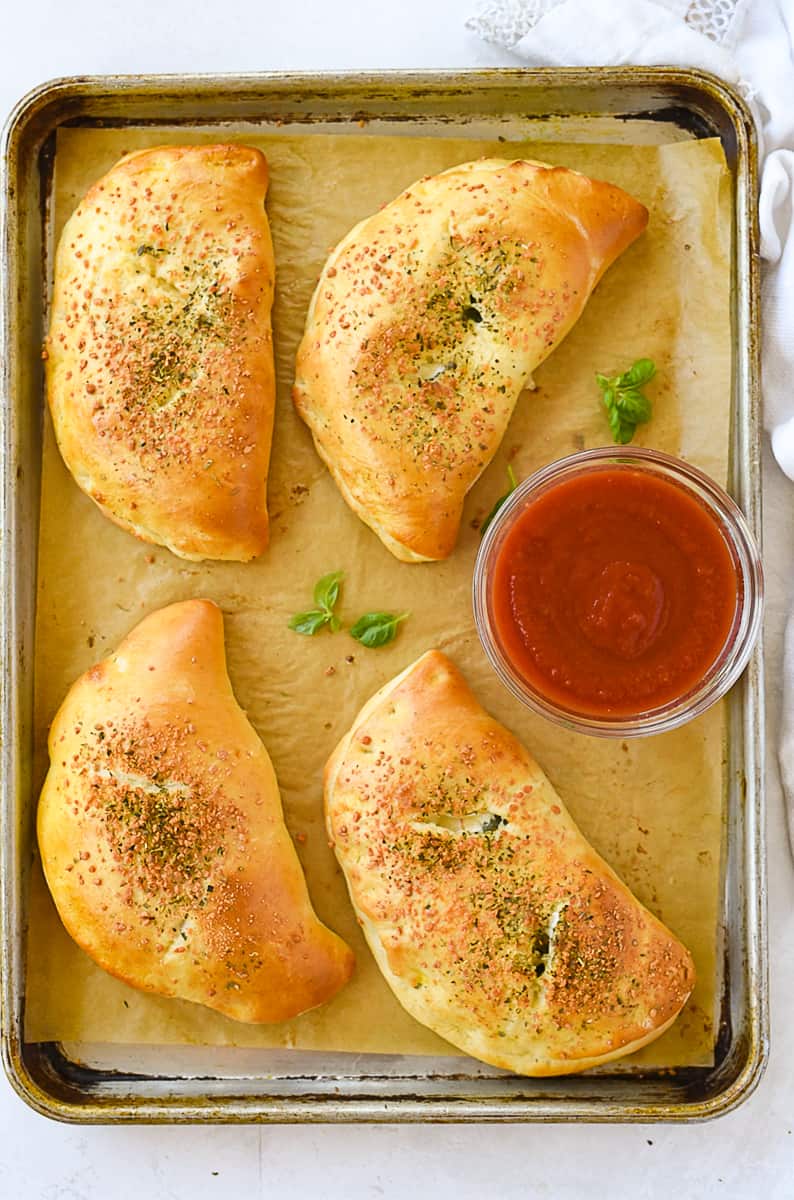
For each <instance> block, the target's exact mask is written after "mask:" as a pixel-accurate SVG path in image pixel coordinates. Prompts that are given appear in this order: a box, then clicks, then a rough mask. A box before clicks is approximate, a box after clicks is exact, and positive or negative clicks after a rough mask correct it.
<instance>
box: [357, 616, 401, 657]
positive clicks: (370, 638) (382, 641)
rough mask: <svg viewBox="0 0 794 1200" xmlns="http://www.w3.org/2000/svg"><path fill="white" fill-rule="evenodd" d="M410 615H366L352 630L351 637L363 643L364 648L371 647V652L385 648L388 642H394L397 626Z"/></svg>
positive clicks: (360, 618) (359, 619)
mask: <svg viewBox="0 0 794 1200" xmlns="http://www.w3.org/2000/svg"><path fill="white" fill-rule="evenodd" d="M408 615H409V614H408V613H407V612H404V613H399V614H398V615H396V616H395V614H394V613H387V612H368V613H364V615H363V616H361V617H359V618H358V620H357V621H356V623H355V625H353V627H352V628H351V630H350V636H351V637H354V638H355V639H356V641H357V642H361V644H362V646H369V648H370V649H371V650H374V649H376V648H377V647H378V646H385V645H386V643H387V642H391V641H393V640H394V638H395V636H396V634H397V626H398V625H399V623H400V621H404V620H405V618H406V617H407V616H408Z"/></svg>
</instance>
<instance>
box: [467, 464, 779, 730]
mask: <svg viewBox="0 0 794 1200" xmlns="http://www.w3.org/2000/svg"><path fill="white" fill-rule="evenodd" d="M615 470H618V471H620V472H623V471H628V472H634V473H637V472H639V473H640V474H641V475H647V474H648V473H650V475H651V476H652V477H654V478H655V480H656V481H659V480H660V479H661V480H664V481H665V482H666V483H667V484H673V485H674V486H675V487H676V488H678V489H681V490H682V491H683V492H685V493H686V495H687V497H688V498H689V500H690V501H691V500H694V501H695V502H696V503H697V504H698V505H699V506H700V508H701V509H702V510H703V511H704V512H705V513H706V514H707V516H708V517H709V518H710V519H711V521H713V523H714V525H715V526H716V529H717V531H718V532H719V535H720V537H721V539H722V542H723V543H724V546H725V547H726V548H727V550H728V553H729V556H730V559H731V562H732V567H733V571H734V572H735V577H736V597H735V610H734V613H733V619H732V621H731V624H730V628H729V631H728V634H727V636H726V637H725V640H724V642H723V643H722V648H721V649H720V650H719V652H718V653H717V655H716V657H714V658H713V660H712V661H711V662H710V665H709V666H708V667H707V668H706V669H705V670H704V671H703V672H702V675H700V674H699V677H698V678H697V680H696V682H695V683H694V684H692V683H691V682H690V683H689V685H688V686H687V687H686V690H683V691H681V692H680V694H676V695H675V696H673V697H671V698H667V699H666V700H664V702H662V703H659V704H658V705H657V706H655V707H647V706H643V702H642V701H641V700H638V703H637V706H636V711H633V710H632V711H630V712H629V711H621V712H619V713H610V712H609V711H605V710H604V707H603V706H601V707H599V706H598V705H595V704H591V705H589V710H588V704H587V702H586V701H578V700H576V699H575V698H574V697H573V696H571V698H570V703H568V700H567V699H565V700H563V699H561V698H560V695H559V693H558V694H557V695H556V696H555V697H550V696H549V695H548V694H544V691H543V688H542V687H541V686H540V684H539V683H538V681H537V679H536V680H535V681H534V682H533V681H530V680H528V679H527V678H526V676H525V675H524V674H522V673H521V670H520V668H519V666H518V665H517V664H516V663H515V662H513V661H512V659H511V657H510V654H509V653H508V650H507V648H506V645H505V639H504V638H503V637H502V636H501V635H500V633H499V629H498V622H497V620H496V618H495V611H494V609H495V605H494V586H493V581H494V576H495V573H496V564H497V562H498V560H499V557H500V554H501V552H502V550H503V548H504V545H505V540H506V538H507V536H508V535H509V534H510V532H511V530H513V528H514V526H515V523H516V522H517V521H518V520H519V518H520V517H521V516H522V514H524V513H526V511H527V509H528V508H529V507H530V506H532V505H533V504H534V503H535V502H536V501H538V500H539V499H540V497H542V496H545V495H547V493H549V492H550V491H551V490H552V489H554V488H557V487H559V485H561V484H563V483H565V482H567V481H569V480H574V479H582V478H583V477H584V476H587V475H591V474H592V473H593V472H599V471H600V472H604V471H609V472H614V471H615ZM613 477H614V476H613ZM624 490H625V489H624ZM575 553H578V551H576V552H575ZM473 603H474V617H475V621H476V624H477V632H478V634H479V636H480V641H481V642H482V645H483V648H484V650H485V652H486V654H487V655H488V658H489V659H490V661H491V664H492V665H493V667H494V669H495V671H496V673H497V675H498V676H499V678H500V679H501V681H502V683H503V684H504V685H505V686H506V687H507V688H508V689H509V690H510V691H511V692H512V693H513V695H514V696H515V697H516V698H517V699H518V700H520V701H521V702H522V703H523V704H526V705H527V707H529V708H531V709H534V711H535V712H537V713H540V714H541V715H542V716H545V717H548V718H549V719H550V720H552V721H556V722H557V723H558V724H561V725H564V726H567V727H568V728H570V729H574V730H577V731H579V732H581V733H588V734H592V735H596V736H600V737H621V738H627V737H645V736H647V735H649V734H655V733H662V732H664V731H665V730H669V729H675V728H676V727H678V726H679V725H683V724H684V723H685V722H687V721H691V720H692V719H693V718H694V717H696V716H698V715H699V714H700V713H702V712H704V711H705V710H706V709H707V708H709V707H710V706H711V705H712V704H714V703H716V701H717V700H719V699H720V698H721V697H722V696H724V695H725V693H726V692H727V691H728V689H729V688H730V687H731V686H732V685H733V684H734V683H735V682H736V680H737V679H738V678H739V675H740V674H741V672H742V671H743V669H744V667H745V666H746V664H747V661H748V659H749V657H750V653H751V651H752V648H753V645H754V643H755V640H756V638H757V636H758V632H759V630H760V627H761V617H762V609H763V573H762V569H761V560H760V555H759V551H758V547H757V546H756V543H755V540H754V538H753V535H752V533H751V532H750V529H749V527H748V525H747V522H746V520H745V518H744V516H743V514H742V512H741V510H740V509H739V508H738V506H737V505H736V504H735V503H734V501H733V500H732V499H731V497H730V496H729V495H728V494H727V492H725V491H723V489H722V488H721V487H719V486H718V484H716V483H715V482H714V480H713V479H710V478H709V476H708V475H705V474H704V473H703V472H702V471H699V470H697V469H696V468H695V467H692V466H690V465H689V464H688V463H686V462H683V461H682V460H680V459H677V458H673V457H671V456H670V455H668V454H662V453H661V452H660V451H656V450H647V449H644V448H640V447H631V446H626V447H621V448H620V449H618V448H616V447H604V448H602V449H595V450H583V451H581V452H580V453H577V454H572V455H569V456H568V457H567V458H562V459H559V460H558V461H556V462H553V463H551V464H549V465H548V466H546V467H543V468H542V469H541V470H540V471H537V472H536V473H535V474H534V475H531V476H530V477H529V478H528V479H525V480H524V481H523V482H522V483H521V484H519V486H518V487H517V488H516V489H515V491H514V492H513V493H512V494H511V495H510V496H509V497H508V499H507V500H506V501H505V503H504V504H503V505H502V507H501V508H500V509H499V510H498V512H497V513H496V515H495V517H494V518H493V520H492V522H491V524H490V525H489V527H488V529H487V530H486V532H485V535H484V536H483V540H482V543H481V545H480V549H479V553H478V555H477V561H476V564H475V567H474V580H473ZM728 607H729V602H728ZM511 611H512V610H511ZM588 653H589V651H588ZM552 690H554V689H552ZM607 707H608V706H607ZM612 707H617V706H615V705H613V706H612ZM619 707H621V709H623V710H627V708H628V707H631V705H630V700H627V701H624V702H622V703H621V705H620V706H619Z"/></svg>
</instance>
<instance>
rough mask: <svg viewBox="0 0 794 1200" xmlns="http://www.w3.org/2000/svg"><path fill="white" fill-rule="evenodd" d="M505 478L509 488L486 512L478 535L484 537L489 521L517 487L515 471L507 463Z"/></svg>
mask: <svg viewBox="0 0 794 1200" xmlns="http://www.w3.org/2000/svg"><path fill="white" fill-rule="evenodd" d="M507 478H508V481H509V483H510V488H509V490H508V491H506V492H505V494H504V496H500V497H499V499H498V500H497V501H496V503H495V504H494V506H493V508H492V509H491V511H490V512H489V513H488V516H487V517H486V518H485V519H484V521H483V523H482V525H481V526H480V537H484V535H485V531H486V529H487V528H488V526H489V525H490V524H491V522H492V521H493V519H494V517H495V516H496V514H497V513H498V512H499V509H500V508H501V507H502V505H503V504H504V503H505V501H506V500H509V499H510V497H511V496H512V494H513V492H514V491H515V490H516V488H517V487H518V480H517V479H516V474H515V471H514V470H513V468H512V466H510V465H508V468H507Z"/></svg>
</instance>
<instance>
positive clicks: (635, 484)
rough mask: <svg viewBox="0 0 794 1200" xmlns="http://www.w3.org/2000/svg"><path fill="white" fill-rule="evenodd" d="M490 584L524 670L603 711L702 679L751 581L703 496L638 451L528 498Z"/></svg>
mask: <svg viewBox="0 0 794 1200" xmlns="http://www.w3.org/2000/svg"><path fill="white" fill-rule="evenodd" d="M488 590H489V609H490V617H491V623H492V635H493V637H494V639H495V641H496V642H497V643H498V644H499V646H500V648H501V652H502V654H503V655H504V657H505V658H506V659H507V660H508V661H509V663H510V664H511V665H512V668H513V670H514V671H515V672H516V673H517V674H518V675H519V676H520V677H521V678H522V679H523V680H524V681H525V682H526V684H527V685H528V686H529V688H530V689H533V690H534V691H536V692H538V693H539V694H540V695H541V696H543V697H545V698H546V699H547V700H548V701H550V702H551V703H553V704H554V705H556V706H558V707H560V708H562V709H564V710H566V711H568V712H571V713H576V714H586V715H589V716H592V717H595V718H599V717H621V716H633V715H636V714H641V713H643V712H648V711H649V710H655V709H658V708H659V707H661V706H663V705H666V704H668V703H669V702H671V701H673V700H675V699H676V698H678V697H682V696H684V695H686V694H687V693H688V692H690V691H691V690H692V689H693V688H696V687H697V686H698V685H699V684H700V683H701V681H702V680H703V678H704V676H706V675H707V673H708V672H709V670H710V668H712V667H713V665H714V663H715V662H716V660H718V659H719V657H720V655H721V653H722V652H723V650H724V648H725V645H726V642H727V641H728V640H729V638H730V637H731V633H732V629H733V627H734V624H735V618H736V614H737V608H738V606H739V605H740V602H741V599H742V593H743V581H742V578H741V575H740V573H739V569H738V566H737V563H736V560H735V557H734V555H733V553H732V551H731V547H730V545H729V542H728V540H727V539H726V536H725V534H724V532H723V530H722V528H721V526H720V522H719V520H718V519H717V518H716V517H715V516H714V515H713V514H712V513H711V512H710V511H709V510H708V509H707V508H706V507H705V505H704V504H702V503H701V502H700V501H699V499H698V498H697V496H696V495H695V494H694V493H693V492H691V491H689V490H687V489H686V488H685V487H683V486H680V485H679V484H678V483H676V482H674V481H673V480H671V479H670V478H665V477H664V476H663V475H660V474H657V473H655V472H654V471H652V470H644V469H641V468H640V467H637V466H634V465H631V464H630V463H627V464H613V465H604V466H599V467H597V468H591V469H590V470H587V471H584V472H582V473H579V474H574V475H572V476H569V477H567V478H562V479H560V480H558V481H557V482H555V483H552V484H550V485H549V486H548V487H547V488H546V490H543V491H541V492H540V494H538V495H536V496H535V497H531V498H529V499H528V500H527V501H526V503H525V505H524V506H523V507H522V508H520V509H516V513H515V516H514V518H513V520H512V523H511V524H510V525H509V527H508V528H507V530H506V533H505V535H504V537H503V538H502V540H501V542H500V543H499V544H498V548H497V549H496V551H495V557H494V561H493V564H492V565H491V567H490V578H489V586H488Z"/></svg>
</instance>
